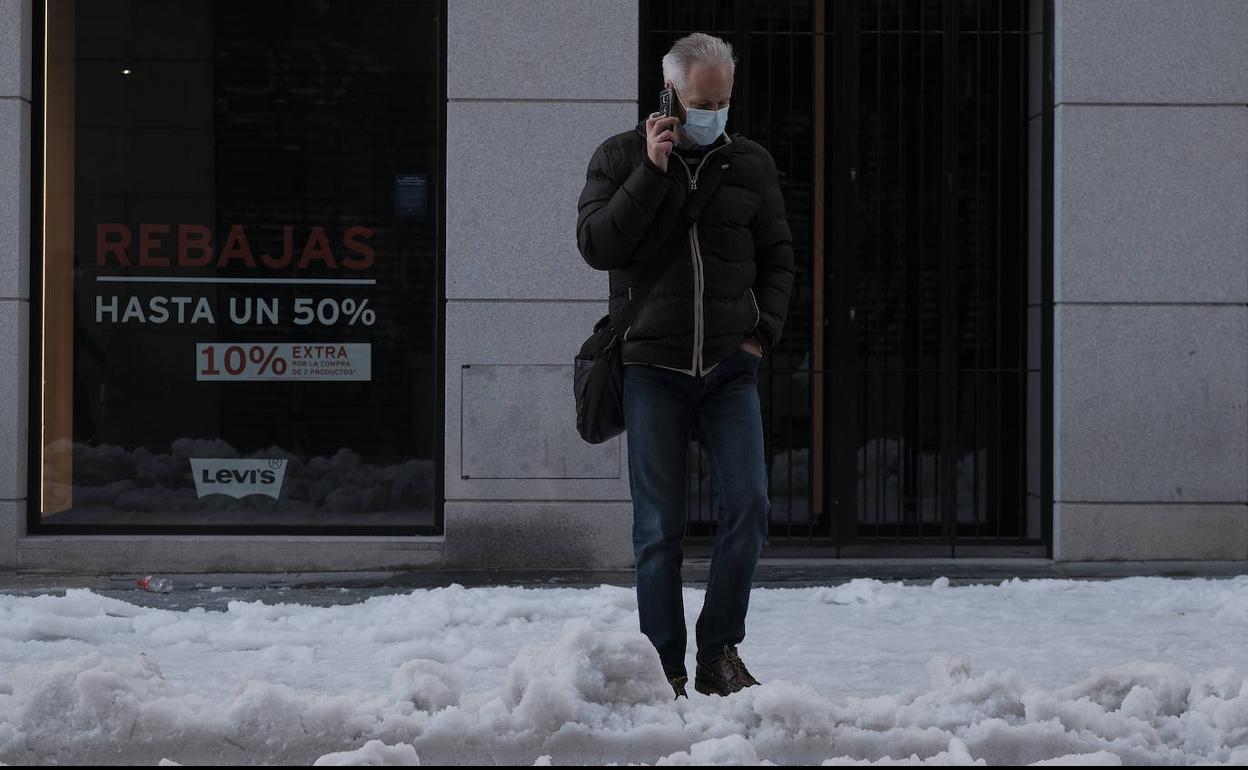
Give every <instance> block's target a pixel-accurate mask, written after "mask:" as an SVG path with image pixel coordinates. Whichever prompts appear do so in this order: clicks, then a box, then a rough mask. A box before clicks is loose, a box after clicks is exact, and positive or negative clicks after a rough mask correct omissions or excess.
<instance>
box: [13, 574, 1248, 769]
mask: <svg viewBox="0 0 1248 770" xmlns="http://www.w3.org/2000/svg"><path fill="white" fill-rule="evenodd" d="M684 596H685V607H686V618H687V621H688V624H689V628H690V649H689V653H688V665H689V671H690V674H692V673H693V653H694V650H693V648H692V645H693V633H692V629H693V623H694V620H695V619H696V617H697V612H698V610H699V609H700V607H701V603H702V598H703V591H702V590H701V589H700V588H697V587H692V586H691V587H686V588H685V593H684ZM227 606H228V610H227V611H224V612H219V611H206V610H204V609H194V610H190V611H185V612H184V611H172V610H164V609H150V608H144V607H139V606H136V605H134V604H130V603H127V602H125V601H121V600H117V599H113V598H109V597H106V596H102V595H100V594H97V593H94V592H92V591H89V590H85V589H73V590H69V591H68V592H67V593H66V595H64V596H55V595H45V596H37V597H28V596H27V597H19V596H10V595H0V761H3V762H5V763H10V764H19V763H20V764H30V763H58V764H65V763H79V764H85V763H108V764H115V763H121V762H131V763H135V764H165V765H173V764H199V763H207V762H216V763H228V764H261V763H292V764H293V763H300V764H322V765H325V764H407V765H414V764H418V763H422V764H456V763H487V764H488V763H499V764H504V763H506V764H524V765H534V764H536V765H550V764H554V765H558V764H571V763H584V764H662V765H682V764H793V763H809V764H826V765H841V764H879V765H884V764H934V765H944V764H978V765H985V764H986V765H1001V764H1086V765H1101V764H1103V765H1117V764H1194V763H1215V764H1245V763H1248V645H1246V644H1245V639H1246V638H1248V576H1239V577H1236V578H1233V579H1226V580H1200V579H1193V580H1173V579H1165V578H1128V579H1122V580H1113V581H1074V580H1026V581H1024V580H1018V579H1013V580H1009V581H1005V582H1003V583H1000V584H979V585H969V586H951V585H950V584H949V581H948V580H946V579H944V578H941V579H938V580H936V581H934V582H933V583H930V584H925V585H904V584H901V583H884V582H880V581H878V580H872V579H859V580H854V581H852V582H849V583H845V584H841V585H836V586H825V587H815V588H757V589H755V590H754V592H753V594H752V596H751V599H750V614H749V618H748V622H747V635H746V639H745V641H744V642H743V643H742V644H741V646H740V648H739V649H740V652H741V654H742V657H743V658H744V659H745V661H746V662H747V664H748V665H749V667H750V670H751V671H752V672H753V673H754V675H755V676H756V677H758V678H759V679H760V680H761V681H762V682H763V684H762V685H760V686H758V687H752V688H748V689H746V690H743V691H741V692H738V693H735V694H733V695H731V696H730V697H727V698H719V697H715V696H704V695H701V694H699V693H697V692H695V691H694V690H693V688H692V686H690V688H689V694H690V698H689V700H684V699H681V700H680V701H674V700H673V697H672V692H671V688H670V687H669V686H668V684H667V682H666V681H665V680H664V678H663V676H662V673H661V670H660V668H659V665H658V657H657V655H656V654H655V652H654V649H653V647H651V646H650V643H649V641H648V640H647V639H646V638H645V637H644V636H642V635H641V634H640V633H639V631H638V625H637V605H636V598H635V594H634V591H633V589H632V588H629V587H615V586H606V585H602V586H598V587H596V588H590V589H584V588H522V587H491V588H465V587H463V586H461V585H458V584H454V585H450V586H446V587H441V588H436V589H427V590H415V591H412V592H411V593H407V594H398V595H387V596H373V597H371V598H368V599H367V600H365V601H362V602H359V603H356V604H345V605H340V606H331V607H311V606H306V605H301V604H294V603H287V604H273V603H265V602H259V601H256V602H243V601H234V602H231V603H229V604H228V605H227ZM690 684H691V685H692V682H690Z"/></svg>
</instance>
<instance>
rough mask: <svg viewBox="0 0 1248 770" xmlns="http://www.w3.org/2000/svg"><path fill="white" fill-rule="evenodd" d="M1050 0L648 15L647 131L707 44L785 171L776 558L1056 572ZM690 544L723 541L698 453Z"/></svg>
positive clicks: (773, 446)
mask: <svg viewBox="0 0 1248 770" xmlns="http://www.w3.org/2000/svg"><path fill="white" fill-rule="evenodd" d="M1050 5H1051V3H1050V2H1049V0H791V1H790V2H783V0H781V1H779V2H774V1H764V0H718V1H716V2H706V1H705V0H674V1H673V0H663V1H660V0H643V2H642V4H641V24H642V32H641V41H640V62H641V66H640V68H639V99H640V105H639V111H640V112H641V113H642V114H648V113H649V112H650V111H652V110H653V109H654V108H655V105H654V102H656V100H657V92H658V89H659V88H660V86H661V83H662V72H661V69H660V66H659V60H660V58H661V56H662V55H663V53H665V52H666V50H667V49H668V48H669V47H670V45H671V43H672V42H673V41H674V40H675V39H677V38H678V37H681V36H682V35H685V34H688V33H689V32H693V31H702V32H708V33H711V34H715V35H718V36H720V37H723V38H724V39H726V40H728V41H729V42H731V43H732V44H733V47H734V49H735V51H736V53H737V56H738V59H739V61H738V65H737V69H736V79H735V84H734V90H733V100H732V112H731V117H730V121H729V129H728V130H729V131H739V132H742V133H744V134H745V135H746V136H748V137H750V138H753V139H755V140H757V141H759V142H760V143H762V144H763V145H764V146H765V147H767V149H768V150H769V151H770V152H771V153H772V155H773V157H775V159H776V162H777V164H778V165H779V167H780V169H781V184H782V186H783V190H784V195H785V201H786V205H787V213H788V217H789V223H790V226H791V227H792V230H793V235H794V252H795V257H796V262H797V265H796V266H797V276H796V283H795V286H794V294H793V299H792V304H791V306H790V311H789V317H788V321H787V324H786V327H785V333H784V338H783V339H782V340H781V342H780V345H779V346H778V347H777V349H775V350H774V351H771V354H770V355H769V356H768V358H767V359H766V360H764V362H763V370H762V373H761V384H760V395H761V397H762V400H763V419H764V427H765V435H766V444H767V457H768V459H769V472H770V475H769V478H770V485H771V486H770V493H771V500H772V504H773V510H772V526H771V537H770V540H769V546H771V547H773V548H774V547H776V546H786V549H785V552H787V553H797V552H798V551H799V550H800V549H796V548H792V546H806V547H809V548H812V549H814V551H815V552H816V553H822V554H835V555H842V556H848V555H902V554H908V555H920V554H931V555H957V554H959V553H961V554H966V553H976V554H981V555H987V554H1005V555H1046V554H1047V553H1048V552H1049V545H1048V544H1049V541H1050V537H1049V530H1050V527H1049V522H1050V516H1051V514H1050V511H1051V468H1049V467H1048V459H1047V458H1049V457H1051V451H1049V448H1050V447H1051V440H1052V439H1051V436H1050V435H1048V427H1047V426H1048V425H1049V424H1050V423H1051V420H1050V419H1048V416H1049V415H1050V414H1051V407H1049V406H1048V403H1049V400H1050V394H1049V385H1048V382H1047V378H1046V376H1045V373H1046V372H1047V371H1048V364H1049V362H1050V361H1051V352H1050V350H1051V342H1050V340H1051V333H1050V330H1051V312H1049V311H1047V310H1046V304H1047V302H1046V300H1048V299H1049V298H1050V295H1049V293H1048V291H1047V289H1045V286H1046V280H1045V279H1046V277H1047V276H1049V275H1051V259H1050V258H1049V254H1050V251H1051V244H1050V239H1049V238H1048V236H1047V235H1045V234H1046V233H1047V232H1048V225H1047V222H1048V221H1049V218H1050V217H1051V212H1050V210H1049V207H1048V206H1047V205H1046V203H1045V197H1046V196H1045V191H1046V190H1049V189H1051V186H1050V180H1051V159H1050V158H1049V157H1048V155H1049V153H1048V150H1047V148H1048V147H1049V146H1051V142H1050V141H1049V137H1050V131H1051V107H1050V105H1051V103H1052V98H1051V78H1050V77H1049V76H1048V74H1047V73H1049V72H1051V54H1050V53H1049V45H1048V40H1049V35H1048V33H1047V32H1046V30H1048V29H1050V28H1051V8H1050ZM689 472H690V474H689V475H690V483H689V527H688V534H689V535H690V536H691V537H693V538H698V537H709V536H712V535H713V533H714V530H715V523H716V520H717V518H718V512H717V511H716V510H715V507H716V500H715V495H714V487H713V484H714V480H713V479H712V477H711V471H710V465H709V462H708V461H707V457H706V455H705V452H704V451H703V450H702V448H701V447H699V446H698V444H697V443H696V440H695V442H694V443H693V444H692V446H691V451H690V457H689Z"/></svg>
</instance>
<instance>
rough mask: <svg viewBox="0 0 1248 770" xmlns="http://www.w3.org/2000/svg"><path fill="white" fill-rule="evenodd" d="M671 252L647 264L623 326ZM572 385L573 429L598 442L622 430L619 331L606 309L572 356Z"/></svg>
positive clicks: (633, 315)
mask: <svg viewBox="0 0 1248 770" xmlns="http://www.w3.org/2000/svg"><path fill="white" fill-rule="evenodd" d="M671 259H672V257H671V256H656V257H655V258H654V261H653V262H652V263H651V264H650V265H647V268H648V269H649V270H650V272H651V273H653V276H652V279H651V280H650V281H649V282H648V283H649V285H648V286H647V288H646V290H645V291H644V292H642V293H640V295H639V297H638V299H637V301H636V302H635V303H634V307H632V308H629V310H628V311H627V312H626V313H625V314H623V315H622V317H621V320H622V321H623V322H624V328H625V329H627V328H628V327H629V326H631V325H632V323H633V321H634V320H635V319H636V318H637V315H638V313H640V312H641V306H642V305H644V304H645V303H646V299H648V298H649V296H650V293H651V292H652V291H653V290H654V287H655V285H656V284H658V282H659V280H658V279H659V276H660V275H662V271H661V270H658V269H654V268H656V267H657V268H664V269H666V267H667V266H668V263H669V262H670V261H671ZM573 363H574V369H573V372H572V389H573V392H574V393H575V395H576V430H577V432H578V433H580V434H581V438H583V439H585V440H586V441H588V442H589V443H591V444H601V443H602V442H604V441H606V440H607V439H610V438H614V437H615V436H618V435H619V434H621V433H623V432H624V359H623V357H622V356H621V355H620V335H618V334H616V332H615V329H613V328H612V327H611V314H610V313H607V314H606V315H604V316H603V317H602V318H600V319H598V322H597V323H596V324H594V333H593V334H592V335H590V337H589V339H587V340H585V344H583V345H581V349H580V351H579V352H578V353H577V354H576V358H575V359H574V362H573Z"/></svg>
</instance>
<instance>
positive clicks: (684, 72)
mask: <svg viewBox="0 0 1248 770" xmlns="http://www.w3.org/2000/svg"><path fill="white" fill-rule="evenodd" d="M695 62H696V63H698V64H703V65H708V66H712V67H716V66H720V65H724V64H727V65H728V66H729V70H728V71H729V72H731V73H735V72H736V70H737V60H736V57H734V56H733V55H732V44H731V43H729V42H727V41H725V40H721V39H720V38H717V37H715V36H714V35H708V34H706V33H705V32H694V33H693V34H690V35H685V36H684V37H682V38H681V39H679V40H677V41H676V42H675V43H673V44H672V50H670V51H668V52H667V53H666V54H664V56H663V79H664V80H665V81H666V80H670V81H672V84H673V85H674V86H676V90H677V91H684V90H685V84H686V83H687V82H688V76H689V70H690V68H691V67H693V65H694V63H695Z"/></svg>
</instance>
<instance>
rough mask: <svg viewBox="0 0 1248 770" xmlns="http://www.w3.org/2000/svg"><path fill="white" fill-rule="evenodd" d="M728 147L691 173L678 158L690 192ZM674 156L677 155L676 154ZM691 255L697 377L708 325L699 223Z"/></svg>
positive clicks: (694, 229)
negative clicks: (704, 335)
mask: <svg viewBox="0 0 1248 770" xmlns="http://www.w3.org/2000/svg"><path fill="white" fill-rule="evenodd" d="M727 146H728V143H727V142H725V143H724V144H721V145H720V146H719V147H716V148H715V149H713V150H711V151H710V152H707V153H706V154H705V155H703V156H702V160H700V161H698V170H697V171H690V170H689V162H688V161H686V160H685V159H684V158H683V157H681V156H680V155H677V156H676V157H678V158H680V165H682V166H684V168H685V174H687V175H688V176H689V192H693V191H694V190H697V189H698V175H699V174H701V173H702V165H703V164H704V163H706V159H707V158H709V157H711V155H713V154H715V153H716V152H718V151H719V150H722V149H723V148H724V147H727ZM673 154H674V155H675V153H673ZM689 254H690V257H691V258H692V259H693V283H694V295H693V339H694V344H693V366H691V367H690V369H691V370H692V371H693V373H694V374H695V375H701V374H702V337H703V333H704V331H705V329H704V328H703V327H704V325H705V323H706V321H705V318H704V313H703V309H702V304H703V300H704V297H703V294H704V289H705V284H706V277H705V276H704V275H703V273H702V249H701V247H700V246H699V244H698V223H697V222H694V223H693V227H691V228H689Z"/></svg>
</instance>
